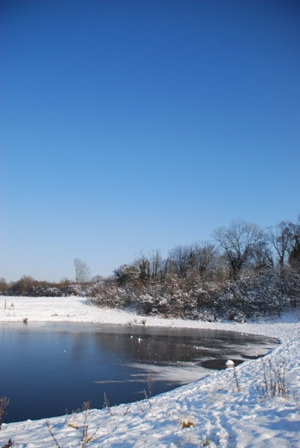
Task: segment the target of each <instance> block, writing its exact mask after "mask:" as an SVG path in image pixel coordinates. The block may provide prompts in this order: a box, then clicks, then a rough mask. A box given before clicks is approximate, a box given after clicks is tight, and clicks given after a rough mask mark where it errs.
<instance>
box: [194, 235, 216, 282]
mask: <svg viewBox="0 0 300 448" xmlns="http://www.w3.org/2000/svg"><path fill="white" fill-rule="evenodd" d="M193 253H194V258H195V263H194V268H195V269H196V270H197V271H198V272H199V274H200V277H201V279H202V281H204V280H206V279H207V277H208V276H209V275H211V274H213V272H214V270H215V267H216V266H215V264H216V263H215V262H216V256H217V250H216V248H215V246H214V244H212V243H209V242H204V243H202V244H201V245H198V244H196V245H195V246H194V249H193Z"/></svg>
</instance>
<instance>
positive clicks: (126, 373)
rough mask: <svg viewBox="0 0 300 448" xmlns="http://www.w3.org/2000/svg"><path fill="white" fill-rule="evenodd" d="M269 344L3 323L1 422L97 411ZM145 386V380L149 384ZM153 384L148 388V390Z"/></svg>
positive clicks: (222, 336) (234, 337)
mask: <svg viewBox="0 0 300 448" xmlns="http://www.w3.org/2000/svg"><path fill="white" fill-rule="evenodd" d="M276 344H277V341H276V340H274V339H268V338H262V337H259V336H252V335H245V334H241V333H235V332H224V331H217V330H214V331H213V330H196V329H171V328H151V327H143V326H135V327H134V326H127V327H126V326H118V325H101V326H100V325H92V324H73V323H70V324H69V323H57V324H50V323H47V324H41V323H39V324H38V323H37V324H34V323H30V324H29V325H24V324H11V323H10V324H7V323H5V324H4V323H2V324H0V397H1V396H6V397H8V398H9V400H10V403H9V406H8V408H7V415H6V417H5V418H4V421H5V422H13V421H20V420H27V419H39V418H44V417H52V416H57V415H63V414H65V413H66V411H67V412H71V411H74V410H77V409H78V408H80V407H81V405H82V403H83V402H85V401H91V406H92V407H98V408H101V407H102V406H103V404H104V393H105V394H106V397H107V399H108V400H109V403H110V405H111V406H112V405H114V404H120V403H126V402H127V403H128V402H133V401H136V400H139V399H143V398H145V390H146V392H147V394H148V395H149V394H150V393H152V392H153V394H159V393H162V392H166V391H168V390H171V389H174V388H175V387H177V386H179V385H181V384H184V383H188V382H190V381H194V380H196V379H199V378H201V377H203V376H205V375H206V374H207V373H209V370H208V369H210V368H213V369H222V368H225V362H226V360H228V359H233V360H234V361H235V362H236V364H238V363H240V362H242V361H243V360H246V359H250V358H256V357H258V356H262V355H264V354H266V353H267V352H268V351H269V350H270V349H271V348H273V347H274V346H275V345H276ZM149 380H150V381H149ZM149 383H151V384H149Z"/></svg>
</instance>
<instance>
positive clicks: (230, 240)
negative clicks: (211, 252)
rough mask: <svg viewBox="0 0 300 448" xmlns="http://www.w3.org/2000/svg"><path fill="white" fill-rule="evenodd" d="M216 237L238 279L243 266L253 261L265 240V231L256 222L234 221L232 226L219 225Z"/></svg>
mask: <svg viewBox="0 0 300 448" xmlns="http://www.w3.org/2000/svg"><path fill="white" fill-rule="evenodd" d="M214 238H215V240H216V241H217V242H218V243H219V245H220V247H221V248H222V249H223V250H224V252H225V253H224V255H225V258H226V259H227V261H228V263H229V267H230V276H231V278H232V279H234V280H236V279H237V278H238V276H239V274H240V272H241V270H242V268H243V267H244V266H246V265H247V264H248V263H249V262H250V261H251V259H252V258H253V255H254V253H255V251H257V250H258V248H259V246H260V244H261V242H262V240H263V233H262V231H261V230H260V229H259V227H257V226H256V225H255V224H252V223H248V222H245V221H233V222H232V223H231V226H230V227H228V228H225V227H219V228H218V229H217V230H215V232H214Z"/></svg>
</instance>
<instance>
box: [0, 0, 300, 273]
mask: <svg viewBox="0 0 300 448" xmlns="http://www.w3.org/2000/svg"><path fill="white" fill-rule="evenodd" d="M299 24H300V4H299V2H298V1H296V0H295V1H292V0H286V1H284V0H282V1H279V0H273V1H269V0H268V1H267V0H245V1H240V0H236V1H235V0H229V1H226V2H225V1H221V0H219V1H218V0H215V1H211V0H203V1H201V0H197V1H196V0H189V1H183V0H182V1H177V0H173V1H170V0H151V1H150V0H128V1H127V0H126V1H125V0H103V1H102V0H59V1H58V0H43V1H40V0H26V1H24V0H2V1H1V3H0V63H1V64H0V66H1V68H0V119H1V121H0V126H1V128H0V129H1V133H0V144H1V168H0V170H1V171H0V194H1V196H0V201H1V224H0V245H1V252H0V277H4V278H6V280H8V281H14V280H17V279H18V278H20V277H22V276H23V275H31V276H33V277H34V278H37V279H39V280H44V279H45V280H49V281H59V280H60V279H61V278H62V277H69V278H71V279H72V278H74V275H75V274H74V267H73V260H74V258H80V259H82V260H84V261H85V262H86V263H87V264H88V265H89V267H90V268H91V271H92V274H93V275H98V274H100V275H103V276H106V275H110V274H111V273H112V272H113V269H114V268H116V267H118V266H120V265H121V264H123V263H126V262H130V261H132V260H133V259H134V258H136V257H137V256H138V255H139V254H140V252H141V251H143V252H144V253H145V254H148V253H149V252H150V251H151V250H155V249H160V250H161V253H162V255H163V256H167V254H168V250H170V249H172V248H174V247H175V246H177V245H179V244H182V245H185V244H190V243H193V242H196V241H197V242H201V241H204V240H209V239H210V238H211V235H212V232H213V231H214V230H215V229H216V228H217V227H218V226H221V225H225V226H227V225H229V224H230V221H231V220H232V219H239V218H240V219H244V220H246V221H250V222H254V223H256V224H258V225H260V226H262V227H267V226H270V225H274V224H277V223H278V222H280V221H281V220H292V221H294V222H295V221H296V219H297V215H298V213H299V212H300V204H299V198H300V176H299V167H300V151H299V143H300V81H299V80H300V26H299Z"/></svg>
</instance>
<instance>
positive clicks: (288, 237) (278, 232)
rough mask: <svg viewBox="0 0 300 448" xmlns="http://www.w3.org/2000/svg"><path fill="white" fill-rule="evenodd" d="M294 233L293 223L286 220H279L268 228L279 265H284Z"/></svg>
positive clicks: (290, 249) (290, 248) (291, 246)
mask: <svg viewBox="0 0 300 448" xmlns="http://www.w3.org/2000/svg"><path fill="white" fill-rule="evenodd" d="M294 234H295V228H294V224H292V223H291V222H287V221H281V222H280V223H279V224H277V225H276V226H275V227H273V228H270V229H269V239H270V242H271V244H272V246H273V248H274V250H275V253H276V255H277V257H278V263H279V266H280V267H283V266H284V263H285V260H286V258H287V257H288V255H289V254H290V253H291V251H292V248H293V242H294Z"/></svg>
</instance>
